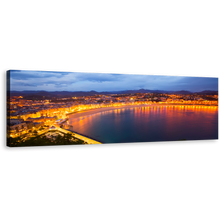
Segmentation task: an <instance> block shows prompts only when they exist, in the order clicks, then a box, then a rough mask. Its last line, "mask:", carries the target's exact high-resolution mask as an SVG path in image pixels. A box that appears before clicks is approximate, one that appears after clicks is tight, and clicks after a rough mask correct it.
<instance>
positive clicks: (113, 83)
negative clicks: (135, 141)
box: [8, 70, 218, 92]
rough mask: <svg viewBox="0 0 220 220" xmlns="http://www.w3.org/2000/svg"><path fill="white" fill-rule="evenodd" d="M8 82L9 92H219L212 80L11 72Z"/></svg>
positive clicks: (154, 76) (216, 80)
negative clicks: (142, 90)
mask: <svg viewBox="0 0 220 220" xmlns="http://www.w3.org/2000/svg"><path fill="white" fill-rule="evenodd" d="M8 76H9V75H8ZM8 81H9V82H10V87H8V88H10V91H48V92H53V91H69V92H75V91H97V92H112V91H124V90H139V89H149V90H164V91H181V90H187V91H190V92H201V91H204V90H214V91H218V78H214V77H213V78H210V77H191V76H163V75H138V74H133V75H131V74H116V73H81V72H56V71H28V70H10V80H8Z"/></svg>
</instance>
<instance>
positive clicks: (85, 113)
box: [69, 104, 218, 119]
mask: <svg viewBox="0 0 220 220" xmlns="http://www.w3.org/2000/svg"><path fill="white" fill-rule="evenodd" d="M160 106H205V105H190V104H151V105H145V104H142V105H123V106H118V107H106V108H105V107H104V108H97V109H91V110H85V111H81V112H73V113H70V114H69V116H70V117H71V119H75V118H80V117H85V116H89V115H93V114H96V113H100V112H105V111H111V110H116V109H128V108H136V107H139V108H142V107H160ZM211 107H218V106H211Z"/></svg>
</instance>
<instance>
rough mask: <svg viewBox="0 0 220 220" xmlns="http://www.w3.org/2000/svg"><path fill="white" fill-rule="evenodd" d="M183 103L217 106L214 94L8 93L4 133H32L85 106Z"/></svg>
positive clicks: (13, 135) (13, 134) (90, 107)
mask: <svg viewBox="0 0 220 220" xmlns="http://www.w3.org/2000/svg"><path fill="white" fill-rule="evenodd" d="M154 103H158V104H187V105H214V106H218V95H196V94H185V95H182V94H158V93H137V94H112V95H94V96H86V97H71V98H69V97H68V98H60V99H58V98H56V99H52V100H47V99H43V100H27V99H24V98H23V97H22V96H12V97H9V98H8V102H7V111H8V118H7V126H8V136H11V137H17V136H20V135H34V134H37V133H38V132H39V131H40V130H45V129H48V128H50V127H51V126H53V125H54V124H56V123H57V124H59V125H60V122H62V120H64V119H66V118H67V117H68V114H69V113H72V112H78V111H83V110H88V109H95V108H104V107H112V106H117V107H118V106H122V105H140V104H154Z"/></svg>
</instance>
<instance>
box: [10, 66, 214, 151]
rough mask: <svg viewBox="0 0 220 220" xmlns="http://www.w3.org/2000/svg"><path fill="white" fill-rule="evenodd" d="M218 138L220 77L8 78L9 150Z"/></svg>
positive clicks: (48, 74) (37, 74)
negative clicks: (12, 148)
mask: <svg viewBox="0 0 220 220" xmlns="http://www.w3.org/2000/svg"><path fill="white" fill-rule="evenodd" d="M208 139H218V78H211V77H188V76H164V75H137V74H133V75H131V74H107V73H80V72H53V71H27V70H24V71H23V70H9V71H7V145H8V146H10V147H19V146H47V145H82V144H83V145H87V144H107V143H135V142H136V143H138V142H154V141H188V140H208Z"/></svg>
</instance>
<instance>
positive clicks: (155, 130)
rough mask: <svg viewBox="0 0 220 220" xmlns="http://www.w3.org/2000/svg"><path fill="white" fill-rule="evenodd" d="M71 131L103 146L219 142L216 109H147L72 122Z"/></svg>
mask: <svg viewBox="0 0 220 220" xmlns="http://www.w3.org/2000/svg"><path fill="white" fill-rule="evenodd" d="M69 124H71V125H72V126H73V130H74V131H75V132H78V133H80V134H83V135H86V136H89V137H91V138H94V139H96V140H99V141H101V142H103V143H126V142H148V141H177V140H204V139H218V107H208V106H195V107H194V106H149V107H136V108H127V109H115V110H110V111H104V112H100V113H95V114H93V115H90V116H85V117H81V118H77V119H76V118H72V117H71V115H70V119H69Z"/></svg>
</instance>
